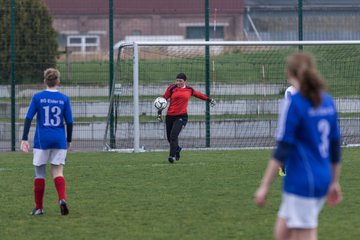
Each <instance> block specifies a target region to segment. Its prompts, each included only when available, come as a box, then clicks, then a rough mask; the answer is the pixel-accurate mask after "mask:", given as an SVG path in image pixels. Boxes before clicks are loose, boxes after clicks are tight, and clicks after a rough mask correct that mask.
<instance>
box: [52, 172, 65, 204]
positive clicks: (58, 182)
mask: <svg viewBox="0 0 360 240" xmlns="http://www.w3.org/2000/svg"><path fill="white" fill-rule="evenodd" d="M54 183H55V188H56V191H57V193H58V197H59V200H61V199H64V200H66V184H65V178H64V177H63V176H60V177H56V178H54Z"/></svg>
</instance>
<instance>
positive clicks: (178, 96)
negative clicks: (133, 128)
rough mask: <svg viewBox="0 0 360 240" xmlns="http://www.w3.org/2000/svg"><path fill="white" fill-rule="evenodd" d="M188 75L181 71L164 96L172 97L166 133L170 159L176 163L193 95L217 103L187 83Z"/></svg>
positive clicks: (211, 103) (212, 103) (166, 120)
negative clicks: (180, 135) (181, 134)
mask: <svg viewBox="0 0 360 240" xmlns="http://www.w3.org/2000/svg"><path fill="white" fill-rule="evenodd" d="M186 79H187V78H186V75H185V74H184V73H179V74H178V75H177V76H176V83H175V84H172V85H170V86H169V87H168V88H167V89H166V91H165V93H164V95H163V97H164V98H165V99H166V100H168V99H170V106H169V108H168V111H167V114H166V118H165V122H166V135H167V139H168V142H169V144H170V153H169V158H168V161H169V162H170V163H174V162H175V161H177V160H179V159H180V151H181V149H182V148H181V147H180V146H179V140H178V138H179V134H180V132H181V130H182V129H183V128H184V127H185V125H186V123H187V121H188V114H187V107H188V103H189V100H190V97H191V96H194V97H196V98H199V99H202V100H204V101H208V102H209V103H210V105H211V106H212V107H213V106H215V105H216V102H215V100H214V99H211V98H209V97H208V96H206V95H204V94H203V93H201V92H198V91H196V90H195V89H194V88H192V87H190V86H188V85H187V84H186ZM161 112H162V110H159V111H158V116H157V119H158V120H159V121H160V122H161V121H162V117H161Z"/></svg>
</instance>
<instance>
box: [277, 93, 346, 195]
mask: <svg viewBox="0 0 360 240" xmlns="http://www.w3.org/2000/svg"><path fill="white" fill-rule="evenodd" d="M276 138H277V141H278V143H285V144H287V145H289V146H291V148H290V150H289V154H288V155H287V157H286V159H284V161H285V164H286V166H287V168H286V173H287V174H286V177H285V178H284V186H283V189H284V191H285V192H288V193H293V194H297V195H300V196H304V197H322V196H325V195H326V193H327V191H328V187H329V184H330V181H331V169H330V162H331V161H334V159H331V156H332V154H331V153H332V152H331V150H333V149H330V148H331V146H332V145H331V144H332V142H334V141H339V139H340V131H339V127H338V119H337V112H336V108H335V104H334V101H333V99H332V98H331V97H330V96H329V95H328V94H327V93H325V92H324V93H323V94H322V103H321V104H320V106H318V107H313V106H312V105H311V103H310V101H309V100H308V99H306V98H305V97H303V96H302V95H301V94H300V93H299V92H298V93H295V94H294V95H293V96H291V97H290V98H289V99H285V100H284V101H283V104H282V107H281V111H280V116H279V123H278V130H277V136H276Z"/></svg>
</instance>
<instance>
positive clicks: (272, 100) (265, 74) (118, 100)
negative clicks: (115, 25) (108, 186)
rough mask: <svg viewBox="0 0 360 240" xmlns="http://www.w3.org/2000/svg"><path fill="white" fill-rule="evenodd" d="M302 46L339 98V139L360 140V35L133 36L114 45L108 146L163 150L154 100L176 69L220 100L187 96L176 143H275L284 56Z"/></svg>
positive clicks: (283, 86) (346, 141) (283, 84)
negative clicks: (259, 38) (310, 38)
mask: <svg viewBox="0 0 360 240" xmlns="http://www.w3.org/2000/svg"><path fill="white" fill-rule="evenodd" d="M299 44H301V46H300V45H299ZM299 48H303V50H304V51H307V52H310V53H311V54H313V55H314V56H315V58H316V61H317V65H318V69H319V71H320V73H321V74H322V76H323V77H324V78H325V79H326V83H327V87H328V91H329V92H330V94H332V95H333V96H334V98H335V100H336V103H337V108H338V111H339V116H340V126H341V130H342V135H343V142H344V144H352V145H354V144H360V41H352V42H351V41H346V42H345V41H337V42H334V41H332V42H306V41H303V42H162V43H160V42H157V43H154V42H152V43H151V42H138V43H128V44H123V45H122V46H121V47H120V48H119V50H118V58H117V62H116V67H115V70H116V73H115V78H114V81H113V86H112V94H111V97H110V106H109V114H108V119H107V127H106V132H105V136H104V145H105V147H106V149H109V150H110V149H135V151H139V149H142V148H144V149H147V150H155V149H166V148H168V142H167V139H166V128H165V123H159V122H158V121H157V120H156V115H157V111H156V109H155V107H154V106H153V101H154V99H155V98H156V97H158V96H162V95H163V94H164V92H165V90H166V89H167V87H168V86H170V85H171V84H173V83H175V77H176V75H177V74H178V73H180V72H183V73H185V74H186V75H187V77H188V80H187V84H188V85H190V86H192V87H193V88H194V89H196V90H198V91H200V92H202V93H204V94H207V95H210V97H211V98H214V99H215V100H216V101H217V105H216V107H214V108H210V107H209V105H208V103H207V102H205V101H201V100H199V99H196V98H194V97H192V98H191V100H190V102H189V106H188V114H189V121H188V123H187V125H186V127H185V128H184V129H183V130H182V132H181V134H180V138H179V144H180V145H181V146H183V147H186V148H205V147H210V148H264V147H273V146H274V144H275V142H274V135H275V131H276V128H277V115H278V111H279V108H278V106H279V102H280V101H281V100H282V99H283V98H284V92H285V90H286V88H287V87H288V83H287V80H286V75H285V59H286V57H287V56H288V55H289V54H291V53H293V52H296V51H299ZM163 115H166V110H164V111H163Z"/></svg>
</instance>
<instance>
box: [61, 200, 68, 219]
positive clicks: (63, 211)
mask: <svg viewBox="0 0 360 240" xmlns="http://www.w3.org/2000/svg"><path fill="white" fill-rule="evenodd" d="M59 205H60V213H61V215H63V216H64V215H68V214H69V208H68V205H67V203H66V201H65V200H64V199H61V200H60V201H59Z"/></svg>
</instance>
